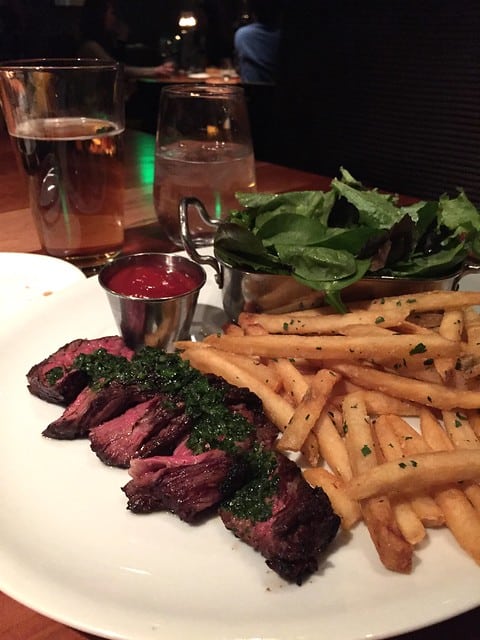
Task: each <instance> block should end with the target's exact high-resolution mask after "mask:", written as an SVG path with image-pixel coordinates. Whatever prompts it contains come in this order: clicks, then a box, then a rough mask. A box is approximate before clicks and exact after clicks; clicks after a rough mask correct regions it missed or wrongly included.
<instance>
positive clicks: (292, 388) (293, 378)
mask: <svg viewBox="0 0 480 640" xmlns="http://www.w3.org/2000/svg"><path fill="white" fill-rule="evenodd" d="M273 367H274V369H275V371H276V372H277V375H278V377H279V378H280V379H281V380H282V384H283V387H284V389H285V391H286V392H287V395H288V396H290V397H291V398H292V400H293V402H294V404H295V405H297V404H300V402H301V401H302V399H303V396H304V395H305V394H306V392H307V389H308V382H307V380H306V379H305V376H303V375H302V374H301V373H300V371H299V370H298V369H297V368H296V367H295V365H294V364H293V362H292V361H291V360H287V359H286V358H279V359H278V360H275V361H274V362H273Z"/></svg>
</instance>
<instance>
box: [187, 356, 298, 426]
mask: <svg viewBox="0 0 480 640" xmlns="http://www.w3.org/2000/svg"><path fill="white" fill-rule="evenodd" d="M182 357H183V358H188V360H190V363H191V365H192V366H193V367H195V368H197V369H199V370H200V371H202V372H203V373H214V374H216V375H219V376H221V377H223V378H225V380H227V382H230V384H233V385H236V386H237V387H247V388H248V389H250V391H253V392H254V393H256V394H257V396H258V397H259V398H260V399H261V400H262V402H263V406H264V409H265V413H266V414H267V416H268V417H269V418H270V420H271V421H272V422H273V423H274V424H275V425H276V426H277V428H278V429H279V430H280V431H283V430H284V429H285V427H286V425H287V424H288V422H289V421H290V418H291V417H292V415H293V408H292V406H291V405H290V404H289V403H288V402H287V401H286V400H284V399H283V398H282V397H281V396H279V395H278V394H277V393H275V391H273V390H272V389H271V387H269V386H268V385H266V384H265V383H262V382H260V381H259V380H258V378H257V377H255V376H253V375H252V374H251V373H249V372H248V371H245V370H244V369H242V368H241V367H239V366H238V365H237V364H235V363H234V362H232V361H229V360H228V359H227V358H226V356H225V353H224V352H223V351H217V350H216V349H193V350H191V351H190V352H184V353H183V354H182Z"/></svg>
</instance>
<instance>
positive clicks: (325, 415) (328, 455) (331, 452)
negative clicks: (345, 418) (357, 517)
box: [312, 409, 352, 482]
mask: <svg viewBox="0 0 480 640" xmlns="http://www.w3.org/2000/svg"><path fill="white" fill-rule="evenodd" d="M312 432H313V433H314V435H315V436H316V438H317V442H318V447H319V453H320V456H321V457H322V458H323V459H324V460H325V462H326V463H327V464H328V466H329V467H330V469H332V471H333V472H334V473H335V474H336V475H337V476H339V477H340V478H341V479H342V480H343V481H345V482H347V481H348V480H351V478H352V467H351V466H350V460H349V457H348V453H347V449H346V446H345V441H344V439H343V438H342V437H341V436H340V434H339V432H338V430H337V428H336V426H335V425H334V423H333V421H332V418H331V416H330V415H329V412H328V410H326V409H324V410H323V411H322V413H321V414H320V417H319V419H318V420H317V421H316V423H315V425H314V427H313V430H312Z"/></svg>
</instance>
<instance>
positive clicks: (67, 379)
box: [27, 336, 133, 406]
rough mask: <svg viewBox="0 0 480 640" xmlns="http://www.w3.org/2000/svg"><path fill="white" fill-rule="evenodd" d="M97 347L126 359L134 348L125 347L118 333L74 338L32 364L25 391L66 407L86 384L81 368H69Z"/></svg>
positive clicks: (86, 379)
mask: <svg viewBox="0 0 480 640" xmlns="http://www.w3.org/2000/svg"><path fill="white" fill-rule="evenodd" d="M98 349H105V350H106V351H108V352H109V353H111V354H113V355H119V356H124V357H125V358H128V359H130V358H131V357H132V355H133V351H132V350H131V349H129V348H128V347H126V346H125V343H124V341H123V340H122V338H120V337H119V336H107V337H105V338H96V339H94V340H83V339H78V340H73V341H72V342H69V343H68V344H66V345H64V346H63V347H61V348H60V349H58V350H57V351H55V353H52V355H50V356H48V358H45V360H42V361H41V362H39V363H38V364H36V365H34V366H33V367H31V369H30V370H29V372H28V373H27V381H28V390H29V391H30V393H32V394H33V395H35V396H37V397H39V398H41V399H42V400H46V401H47V402H52V403H55V404H60V405H63V406H67V405H68V404H70V403H71V402H72V401H73V400H74V399H75V398H76V397H77V396H78V394H79V393H80V391H82V389H84V388H85V386H86V385H87V383H88V377H87V374H86V373H85V372H84V371H79V370H78V369H72V367H73V363H74V362H75V358H76V357H77V356H78V355H80V354H82V353H85V354H89V353H93V352H94V351H97V350H98Z"/></svg>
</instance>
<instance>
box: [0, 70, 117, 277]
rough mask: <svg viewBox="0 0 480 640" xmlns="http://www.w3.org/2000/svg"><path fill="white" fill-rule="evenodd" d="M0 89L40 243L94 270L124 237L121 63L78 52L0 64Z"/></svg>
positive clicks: (113, 252)
mask: <svg viewBox="0 0 480 640" xmlns="http://www.w3.org/2000/svg"><path fill="white" fill-rule="evenodd" d="M0 96H1V102H2V107H3V111H4V116H5V121H6V124H7V128H8V132H9V134H10V136H11V138H12V140H13V141H14V146H15V149H16V153H17V154H18V156H19V159H20V163H21V166H22V167H23V170H24V171H25V173H26V176H27V180H28V187H29V196H30V207H31V210H32V214H33V217H34V220H35V224H36V228H37V232H38V235H39V239H40V242H41V245H42V248H43V250H44V251H45V253H47V254H50V255H52V256H56V257H60V258H64V259H66V260H68V261H70V262H72V263H74V264H75V265H77V266H79V267H80V268H82V269H84V271H85V272H87V273H91V272H94V271H95V270H96V269H98V268H99V267H100V266H101V265H103V264H104V263H106V262H108V261H109V260H111V259H113V258H114V257H115V256H116V255H118V254H119V252H120V250H121V248H122V245H123V242H124V224H123V223H124V209H123V206H124V203H123V199H124V193H123V191H124V175H123V174H124V166H123V131H124V128H125V116H124V112H125V106H124V97H123V81H122V76H121V73H120V69H119V65H118V64H117V63H115V62H108V61H107V62H103V61H100V60H82V59H74V60H73V59H72V60H65V59H62V60H54V59H40V60H24V61H13V62H11V63H3V64H2V65H0Z"/></svg>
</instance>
